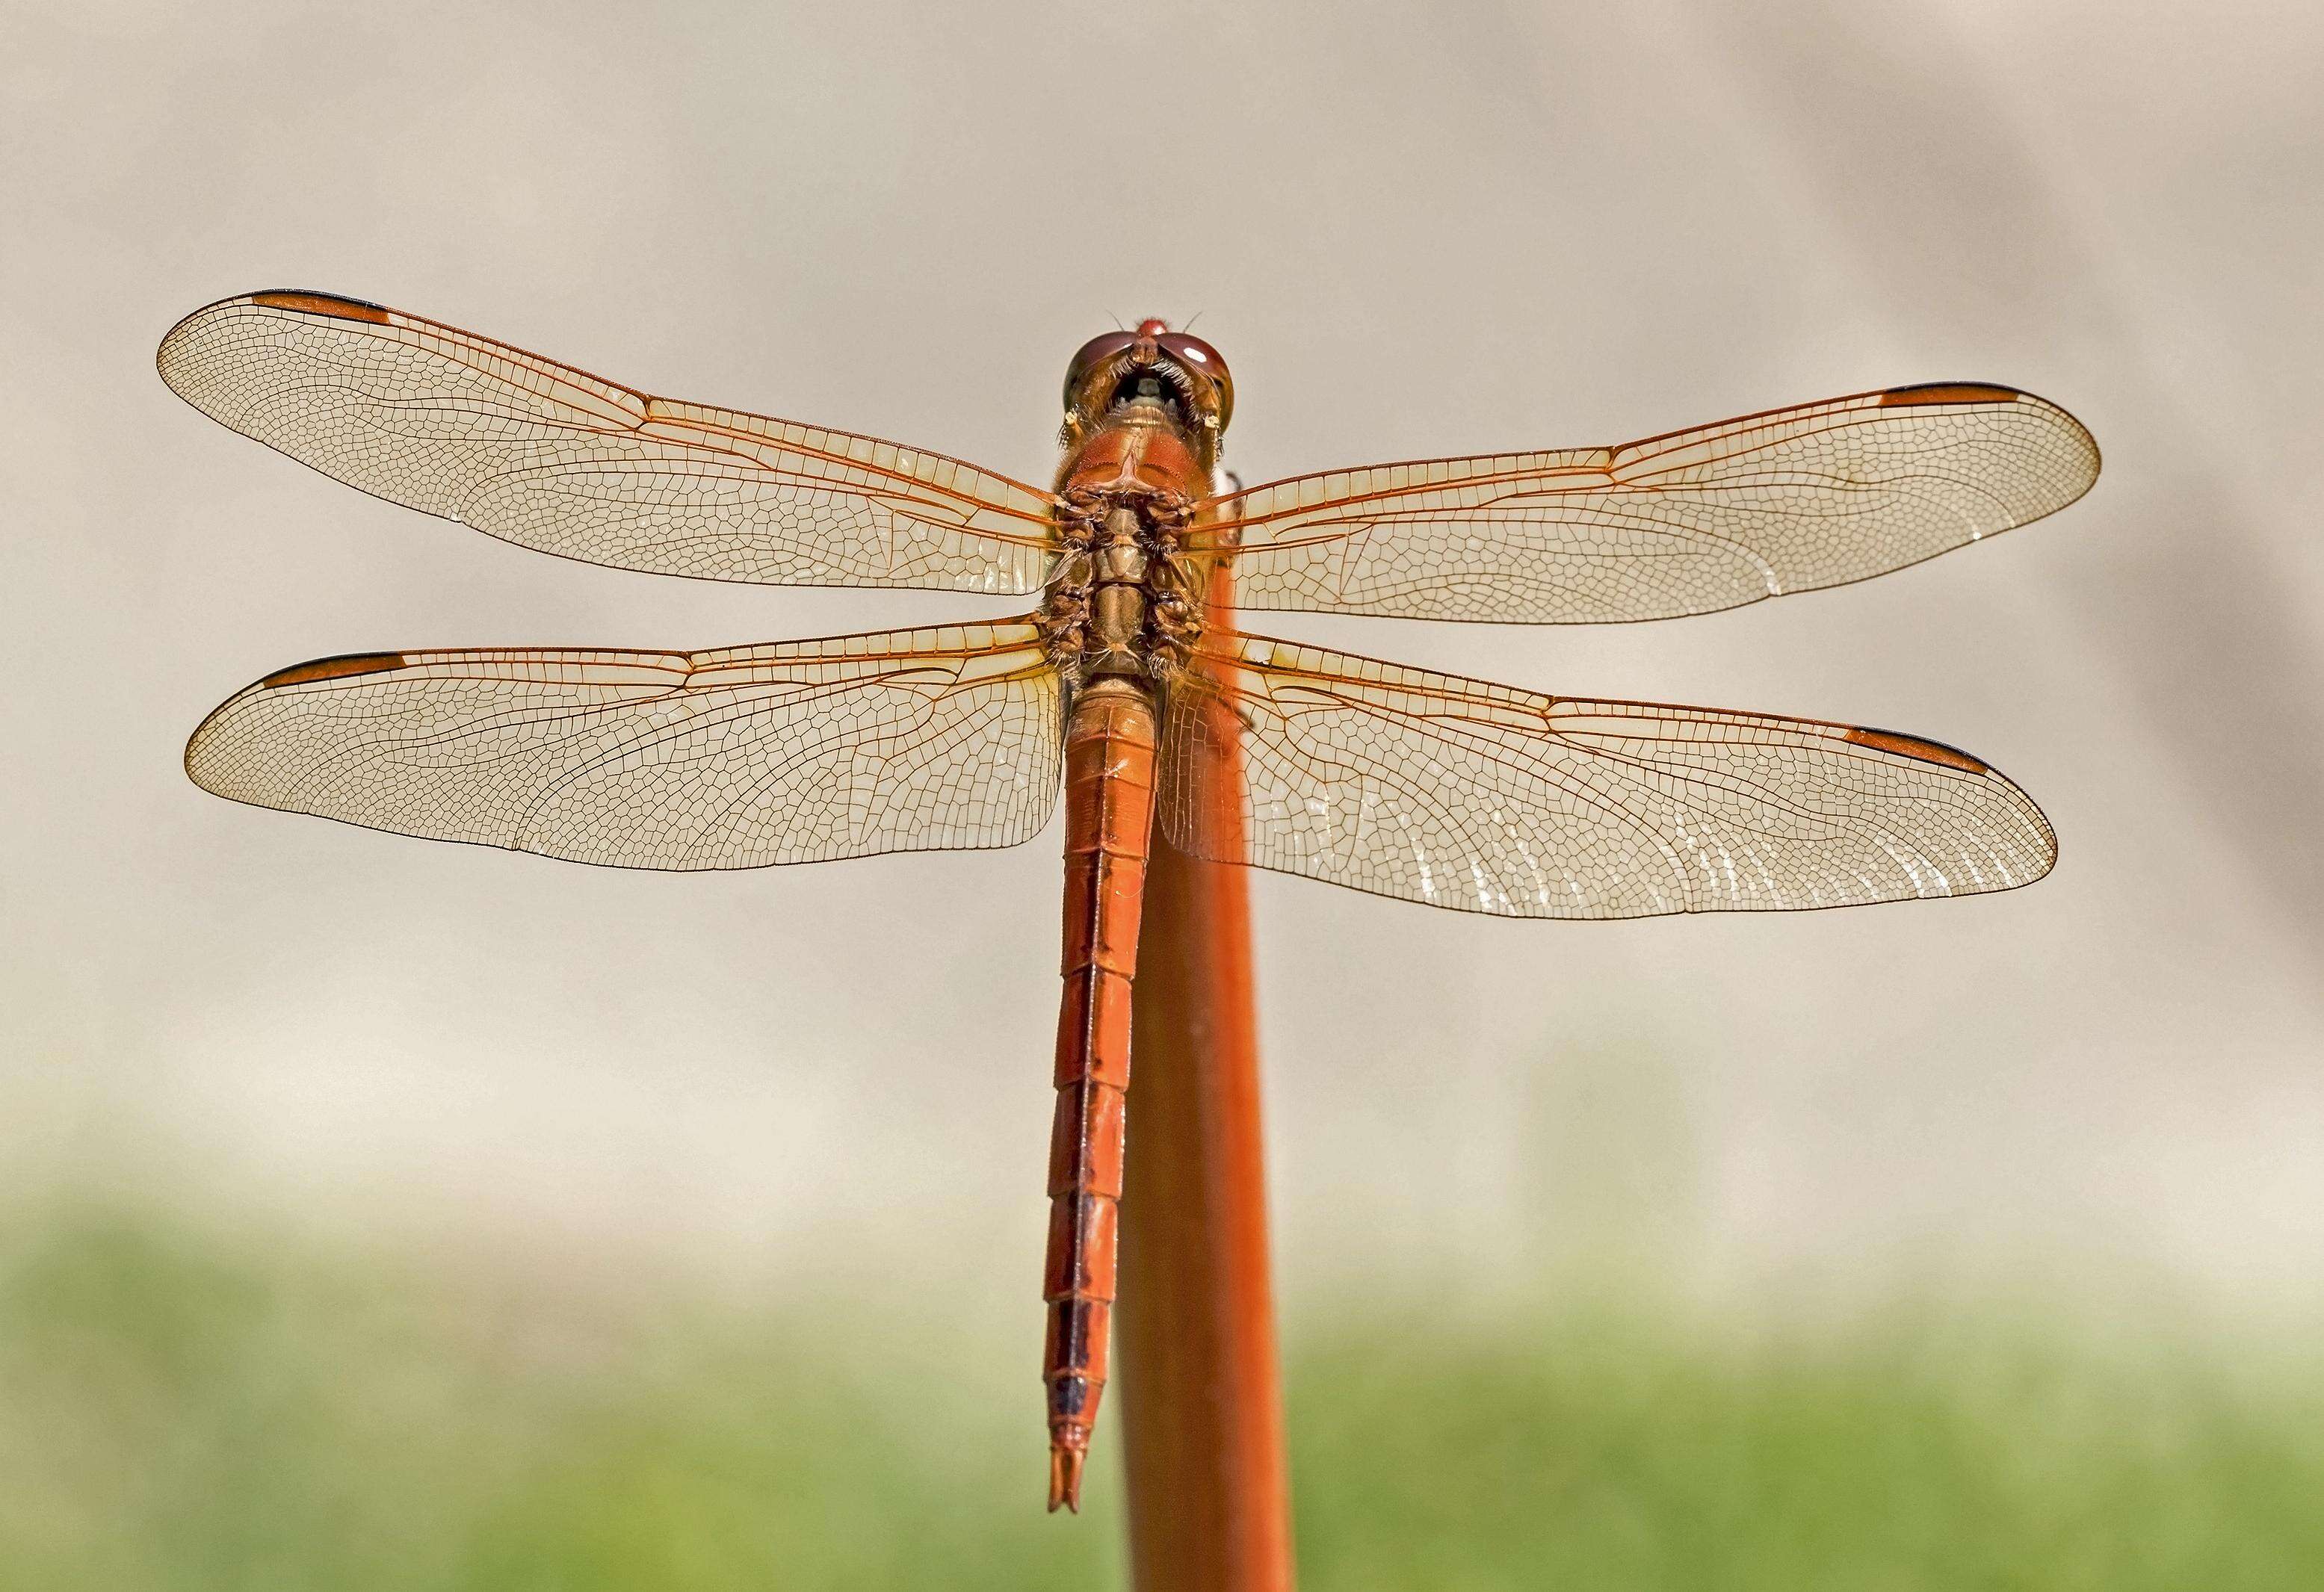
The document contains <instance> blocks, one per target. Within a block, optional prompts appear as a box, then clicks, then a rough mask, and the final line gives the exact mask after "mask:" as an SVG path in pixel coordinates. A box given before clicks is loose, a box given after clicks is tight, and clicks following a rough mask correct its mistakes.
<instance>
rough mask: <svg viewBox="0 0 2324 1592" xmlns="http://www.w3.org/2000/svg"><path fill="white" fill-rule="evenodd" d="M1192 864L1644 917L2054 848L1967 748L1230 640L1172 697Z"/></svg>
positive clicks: (1966, 872) (2029, 857)
mask: <svg viewBox="0 0 2324 1592" xmlns="http://www.w3.org/2000/svg"><path fill="white" fill-rule="evenodd" d="M1166 733H1167V743H1166V748H1165V757H1164V760H1163V771H1162V774H1161V776H1160V778H1161V783H1162V806H1161V811H1162V818H1163V824H1164V825H1165V828H1166V831H1167V833H1168V834H1169V837H1170V839H1171V841H1172V842H1174V843H1175V844H1176V845H1177V846H1178V847H1179V849H1180V850H1182V851H1189V852H1191V853H1193V854H1194V855H1196V856H1199V857H1206V858H1210V859H1212V860H1219V861H1235V862H1249V863H1252V864H1255V865H1257V866H1259V867H1262V868H1272V869H1276V870H1279V871H1281V872H1284V873H1296V874H1304V875H1305V876H1306V877H1307V878H1310V879H1324V880H1328V881H1329V882H1331V883H1333V884H1340V885H1348V886H1351V887H1352V888H1356V889H1360V890H1369V891H1371V892H1372V893H1373V894H1375V895H1381V896H1394V897H1399V898H1401V899H1404V900H1407V901H1425V902H1427V903H1429V904H1430V905H1432V906H1450V907H1453V908H1455V909H1457V910H1461V911H1465V912H1487V913H1496V914H1499V915H1501V916H1509V917H1640V916H1651V915H1654V914H1658V913H1669V912H1714V911H1735V910H1761V909H1781V908H1793V907H1812V906H1855V905H1858V904H1861V903H1865V902H1871V901H1894V900H1902V899H1905V898H1907V897H1921V896H1960V895H1970V894H1975V893H1977V892H1979V891H1984V890H2004V889H2011V888H2015V887H2017V886H2019V885H2024V884H2030V883H2032V882H2033V880H2034V879H2039V878H2041V877H2042V876H2043V874H2044V873H2047V872H2048V871H2049V870H2050V865H2051V864H2052V861H2054V860H2056V857H2057V845H2056V842H2055V839H2054V837H2053V836H2052V833H2051V832H2050V826H2049V824H2048V823H2047V822H2046V821H2045V820H2044V819H2043V816H2042V813H2041V810H2040V809H2039V808H2037V807H2036V806H2034V805H2033V801H2032V800H2031V799H2030V798H2029V797H2028V796H2026V795H2025V793H2024V791H2022V790H2020V789H2018V788H2017V787H2015V785H2013V784H2011V783H2010V782H2009V781H2008V780H2007V779H2005V778H2002V776H2001V775H2000V774H1998V773H1997V772H1996V771H1995V770H1994V769H1992V768H1988V767H1987V766H1986V765H1985V764H1983V763H1981V762H1979V761H1978V760H1977V759H1975V758H1972V757H1970V756H1969V755H1968V754H1967V753H1965V752H1960V751H1956V750H1953V749H1951V748H1950V747H1946V746H1941V745H1939V744H1937V743H1936V742H1934V741H1922V740H1919V739H1917V738H1915V737H1913V736H1909V735H1898V734H1894V733H1892V732H1886V731H1881V730H1862V729H1851V728H1849V727H1848V726H1846V725H1843V724H1826V723H1819V722H1814V721H1812V720H1802V719H1781V718H1771V717H1768V716H1766V715H1764V714H1758V713H1722V712H1720V711H1717V710H1715V709H1710V708H1692V707H1665V706H1661V705H1658V704H1653V703H1637V702H1591V701H1585V700H1582V699H1579V698H1574V697H1560V696H1548V695H1542V694H1540V693H1537V692H1532V691H1519V690H1516V689H1514V688H1512V687H1510V686H1492V685H1487V684H1485V683H1483V682H1481V681H1477V680H1463V679H1460V678H1456V677H1455V676H1450V675H1438V674H1431V673H1429V672H1428V671H1427V670H1425V669H1416V668H1406V667H1402V666H1400V665H1397V664H1390V663H1379V662H1375V661H1373V660H1371V659H1369V658H1350V657H1347V656H1345V655H1343V654H1340V653H1333V652H1326V651H1323V650H1322V649H1317V648H1312V647H1300V646H1296V645H1294V644H1292V643H1290V642H1286V641H1272V640H1267V639H1266V638H1265V637H1260V636H1246V635H1237V634H1235V633H1233V632H1231V631H1228V632H1221V633H1214V634H1213V635H1212V636H1210V637H1207V638H1205V640H1204V641H1203V644H1202V646H1201V649H1199V650H1198V651H1197V653H1196V655H1195V658H1194V662H1193V665H1192V667H1190V668H1189V670H1188V671H1187V673H1186V674H1185V675H1184V676H1181V677H1180V678H1179V679H1178V680H1176V681H1175V682H1173V684H1172V686H1171V696H1170V707H1169V720H1168V725H1167V732H1166Z"/></svg>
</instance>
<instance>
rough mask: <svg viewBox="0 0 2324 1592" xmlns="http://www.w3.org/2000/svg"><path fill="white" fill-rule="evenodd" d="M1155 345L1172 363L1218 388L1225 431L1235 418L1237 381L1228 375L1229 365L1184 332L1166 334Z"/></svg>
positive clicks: (1213, 349)
mask: <svg viewBox="0 0 2324 1592" xmlns="http://www.w3.org/2000/svg"><path fill="white" fill-rule="evenodd" d="M1155 341H1156V342H1157V343H1159V344H1160V345H1162V351H1163V352H1164V353H1166V354H1168V355H1169V356H1170V357H1171V358H1172V359H1175V360H1176V361H1177V362H1178V363H1180V364H1182V365H1185V367H1186V368H1187V369H1188V370H1190V371H1199V372H1200V373H1203V375H1205V376H1208V377H1209V378H1210V379H1211V380H1212V381H1213V382H1216V383H1217V384H1218V389H1219V427H1220V428H1221V429H1222V430H1223V429H1224V428H1225V427H1226V423H1227V421H1228V420H1230V419H1232V418H1233V416H1234V378H1233V377H1232V376H1231V375H1229V374H1228V373H1227V362H1226V361H1225V360H1223V359H1222V358H1220V357H1219V351H1218V350H1217V349H1215V348H1213V347H1212V346H1211V345H1209V344H1208V343H1205V342H1203V340H1202V339H1201V338H1200V337H1190V336H1187V335H1186V334H1185V333H1184V332H1165V333H1163V334H1162V335H1161V336H1159V337H1157V338H1156V339H1155Z"/></svg>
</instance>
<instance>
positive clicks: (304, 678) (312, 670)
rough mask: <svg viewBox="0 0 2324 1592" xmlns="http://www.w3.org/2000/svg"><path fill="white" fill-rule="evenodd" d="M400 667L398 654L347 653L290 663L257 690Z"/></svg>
mask: <svg viewBox="0 0 2324 1592" xmlns="http://www.w3.org/2000/svg"><path fill="white" fill-rule="evenodd" d="M401 667H403V654H401V652H350V653H347V654H346V656H344V657H340V658H317V659H316V660H315V661H314V662H312V663H294V664H292V665H291V667H289V668H287V669H276V670H275V671H274V672H273V673H272V674H271V675H269V676H266V678H264V679H263V680H261V681H259V683H258V686H259V689H260V690H262V691H263V690H272V688H274V687H276V686H304V685H307V684H308V683H309V682H310V681H314V680H343V679H346V678H347V677H349V676H354V675H381V674H385V673H386V672H387V671H388V670H390V669H400V668H401Z"/></svg>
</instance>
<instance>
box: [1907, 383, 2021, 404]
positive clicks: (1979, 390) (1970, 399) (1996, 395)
mask: <svg viewBox="0 0 2324 1592" xmlns="http://www.w3.org/2000/svg"><path fill="white" fill-rule="evenodd" d="M2024 396H2025V395H2024V393H2022V392H2020V391H2017V389H2016V388H2015V387H1996V386H1993V385H1992V384H1991V383H1989V382H1920V383H1918V384H1917V385H1915V386H1911V387H1891V388H1890V389H1888V391H1886V392H1883V393H1882V394H1881V395H1880V407H1881V408H1882V409H1897V408H1902V407H1904V406H1906V405H1910V404H1916V403H2015V402H2016V401H2017V400H2019V399H2021V398H2023V397H2024Z"/></svg>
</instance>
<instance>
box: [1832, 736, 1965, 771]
mask: <svg viewBox="0 0 2324 1592" xmlns="http://www.w3.org/2000/svg"><path fill="white" fill-rule="evenodd" d="M1847 739H1848V740H1849V742H1851V743H1852V744H1854V745H1857V746H1868V747H1871V748H1872V749H1873V750H1876V751H1886V752H1894V753H1895V754H1896V755H1897V756H1898V757H1900V758H1912V759H1916V760H1917V761H1920V762H1923V763H1934V764H1936V765H1937V766H1938V767H1940V768H1959V769H1960V770H1961V771H1962V772H1963V773H1965V774H1989V773H1991V772H1992V771H1993V770H1992V768H1991V767H1990V766H1989V765H1987V764H1985V763H1981V762H1979V761H1978V760H1977V759H1975V758H1973V757H1971V756H1969V753H1967V752H1965V751H1963V750H1961V749H1960V748H1959V747H1957V746H1947V745H1946V744H1945V743H1944V742H1943V741H1923V740H1922V739H1921V737H1919V736H1917V735H1899V734H1897V733H1896V732H1895V731H1894V730H1850V731H1849V732H1848V737H1847Z"/></svg>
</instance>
